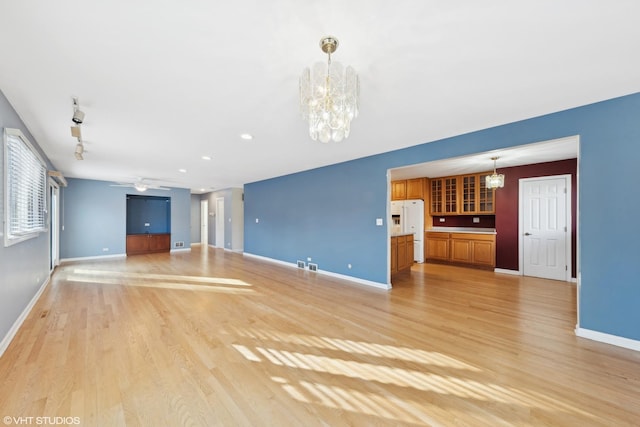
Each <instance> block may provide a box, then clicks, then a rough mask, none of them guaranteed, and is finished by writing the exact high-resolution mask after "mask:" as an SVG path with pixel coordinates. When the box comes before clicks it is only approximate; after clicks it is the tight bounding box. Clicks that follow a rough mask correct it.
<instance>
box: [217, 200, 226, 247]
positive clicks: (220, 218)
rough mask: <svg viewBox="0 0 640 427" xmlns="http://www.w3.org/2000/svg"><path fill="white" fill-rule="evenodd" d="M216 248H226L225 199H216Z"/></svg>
mask: <svg viewBox="0 0 640 427" xmlns="http://www.w3.org/2000/svg"><path fill="white" fill-rule="evenodd" d="M215 242H216V247H218V248H224V197H216V239H215Z"/></svg>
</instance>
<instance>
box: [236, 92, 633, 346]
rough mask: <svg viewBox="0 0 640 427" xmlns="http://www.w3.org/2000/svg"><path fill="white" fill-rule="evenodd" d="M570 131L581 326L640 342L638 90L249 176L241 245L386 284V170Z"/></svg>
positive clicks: (526, 141) (514, 144)
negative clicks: (575, 143) (575, 153)
mask: <svg viewBox="0 0 640 427" xmlns="http://www.w3.org/2000/svg"><path fill="white" fill-rule="evenodd" d="M572 135H579V136H580V142H581V145H580V161H579V171H578V176H579V212H578V215H579V227H580V228H579V230H578V234H579V249H578V252H579V260H578V263H579V266H580V273H581V292H580V296H579V297H580V307H579V308H580V315H581V318H580V325H579V326H580V327H581V328H585V329H590V330H594V331H598V332H603V333H607V334H612V335H617V336H621V337H626V338H630V339H634V340H640V327H638V325H640V310H638V307H640V279H639V277H640V271H639V269H640V267H639V266H638V265H639V263H638V259H640V248H639V247H638V245H637V242H636V241H637V239H634V238H630V236H629V233H634V232H635V229H636V228H637V225H636V224H635V222H634V219H635V216H636V215H637V213H638V212H640V197H637V195H638V193H639V192H640V191H639V187H638V186H639V185H640V178H638V174H637V171H636V169H637V164H638V162H639V161H640V94H634V95H629V96H625V97H621V98H616V99H613V100H609V101H604V102H600V103H596V104H591V105H587V106H584V107H580V108H575V109H571V110H567V111H562V112H558V113H553V114H549V115H546V116H541V117H537V118H534V119H530V120H524V121H520V122H516V123H511V124H507V125H504V126H498V127H494V128H490V129H485V130H482V131H478V132H473V133H469V134H465V135H460V136H456V137H453V138H447V139H444V140H440V141H435V142H430V143H428V144H422V145H417V146H414V147H410V148H406V149H402V150H397V151H393V152H389V153H385V154H381V155H377V156H372V157H368V158H363V159H359V160H355V161H351V162H346V163H341V164H337V165H332V166H328V167H324V168H319V169H314V170H311V171H306V172H302V173H298V174H293V175H288V176H283V177H279V178H273V179H269V180H265V181H260V182H255V183H250V184H247V185H246V186H245V244H244V246H245V251H246V252H248V253H252V254H255V255H260V256H265V257H269V258H273V259H277V260H281V261H286V262H295V261H296V260H297V259H302V260H305V259H306V257H312V259H313V261H314V262H317V263H318V264H319V268H320V269H322V270H326V271H331V272H335V273H339V274H345V275H350V276H353V277H356V278H360V279H365V280H370V281H374V282H379V283H384V284H386V283H387V282H388V277H389V272H388V262H387V259H388V258H387V245H388V237H387V228H386V226H385V227H376V226H375V218H384V219H385V224H386V218H387V215H386V209H387V204H388V196H387V177H386V174H387V170H388V169H390V168H395V167H399V166H406V165H410V164H416V163H423V162H428V161H432V160H439V159H444V158H450V157H456V156H462V155H468V154H473V153H478V152H485V151H489V150H495V149H499V148H505V147H511V146H516V145H522V144H529V143H533V142H540V141H547V140H552V139H556V138H562V137H567V136H572ZM345 143H347V144H348V143H349V141H347V142H345ZM603 176H604V177H607V179H602V177H603ZM256 218H257V219H259V222H256ZM348 263H351V264H352V265H353V268H352V269H351V270H349V269H348V268H347V264H348Z"/></svg>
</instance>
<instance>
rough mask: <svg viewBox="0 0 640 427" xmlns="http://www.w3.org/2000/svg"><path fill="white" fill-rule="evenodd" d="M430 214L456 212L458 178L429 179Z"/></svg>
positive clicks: (453, 213)
mask: <svg viewBox="0 0 640 427" xmlns="http://www.w3.org/2000/svg"><path fill="white" fill-rule="evenodd" d="M430 200H431V203H430V206H431V210H430V213H431V215H455V214H457V213H458V178H457V177H455V176H452V177H443V178H433V179H431V194H430Z"/></svg>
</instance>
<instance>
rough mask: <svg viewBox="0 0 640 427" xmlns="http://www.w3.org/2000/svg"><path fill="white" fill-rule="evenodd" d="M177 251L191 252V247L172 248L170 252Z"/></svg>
mask: <svg viewBox="0 0 640 427" xmlns="http://www.w3.org/2000/svg"><path fill="white" fill-rule="evenodd" d="M175 252H191V248H190V247H189V248H180V249H171V250H170V251H169V253H171V254H172V253H175Z"/></svg>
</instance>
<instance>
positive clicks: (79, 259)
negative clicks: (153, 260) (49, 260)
mask: <svg viewBox="0 0 640 427" xmlns="http://www.w3.org/2000/svg"><path fill="white" fill-rule="evenodd" d="M126 257H127V254H115V255H96V256H84V257H77V258H63V259H61V260H60V263H61V264H64V263H66V262H74V261H89V260H92V259H108V258H126Z"/></svg>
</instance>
